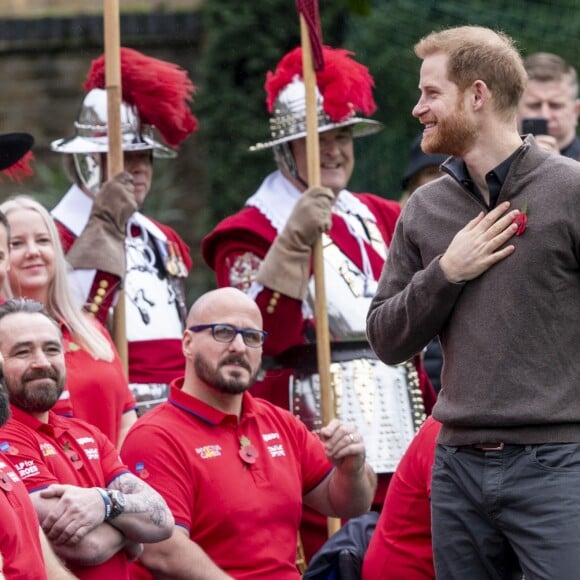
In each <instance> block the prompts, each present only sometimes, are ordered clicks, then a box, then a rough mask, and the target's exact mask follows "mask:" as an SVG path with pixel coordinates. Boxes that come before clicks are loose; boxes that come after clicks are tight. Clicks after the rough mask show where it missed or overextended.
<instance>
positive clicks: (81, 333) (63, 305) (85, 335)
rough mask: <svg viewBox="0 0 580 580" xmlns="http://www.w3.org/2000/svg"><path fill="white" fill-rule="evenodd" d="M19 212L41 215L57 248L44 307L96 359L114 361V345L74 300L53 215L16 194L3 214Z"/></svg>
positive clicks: (66, 264) (2, 208)
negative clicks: (20, 210) (25, 210)
mask: <svg viewBox="0 0 580 580" xmlns="http://www.w3.org/2000/svg"><path fill="white" fill-rule="evenodd" d="M19 209H27V210H32V211H35V212H36V213H38V214H39V215H40V217H41V218H42V221H43V222H44V224H45V225H46V227H47V229H48V233H49V235H50V239H51V241H52V246H53V248H54V264H55V269H54V278H53V279H52V280H51V281H50V283H49V286H48V303H47V304H45V305H44V306H45V308H46V309H47V311H48V312H49V314H50V315H51V316H52V317H53V318H55V319H56V320H58V321H59V322H61V323H62V324H64V325H65V326H66V327H67V328H68V329H69V330H70V333H71V335H72V336H73V338H74V340H75V341H76V342H77V343H78V344H79V346H81V347H82V348H83V349H84V350H86V351H88V352H89V353H90V354H91V356H92V357H93V358H95V359H102V360H106V361H112V360H113V358H114V354H113V349H112V348H111V345H110V344H109V342H108V341H107V339H106V338H105V337H104V336H103V335H102V334H101V332H100V331H99V329H98V328H97V326H96V325H95V324H93V323H92V322H91V320H90V319H89V318H88V316H87V315H86V314H85V313H84V312H83V310H82V309H81V308H80V307H79V306H78V305H77V304H76V303H75V301H74V299H73V297H72V292H71V289H70V285H69V280H68V276H67V274H68V271H69V266H68V263H67V261H66V259H65V257H64V251H63V249H62V244H61V243H60V237H59V235H58V231H57V229H56V226H55V225H54V222H53V221H52V218H51V216H50V214H49V213H48V211H47V210H46V209H45V207H44V206H43V205H42V204H40V203H39V202H37V201H36V200H34V199H33V198H31V197H29V196H27V195H16V196H13V197H10V198H9V199H7V200H6V201H5V202H3V203H2V204H0V211H2V212H3V213H4V214H5V215H6V217H7V218H8V221H10V213H11V212H13V211H16V210H19Z"/></svg>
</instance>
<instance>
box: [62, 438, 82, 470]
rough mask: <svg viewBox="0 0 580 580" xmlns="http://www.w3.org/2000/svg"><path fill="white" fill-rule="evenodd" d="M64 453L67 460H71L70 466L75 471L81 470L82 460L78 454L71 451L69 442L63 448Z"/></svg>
mask: <svg viewBox="0 0 580 580" xmlns="http://www.w3.org/2000/svg"><path fill="white" fill-rule="evenodd" d="M63 449H64V452H65V453H66V454H67V456H68V458H69V459H70V460H71V462H72V464H73V465H74V468H75V469H82V468H83V465H84V464H83V460H82V459H81V458H80V456H79V454H78V453H77V452H76V451H75V450H74V449H71V446H70V441H67V442H66V443H65V444H64V446H63Z"/></svg>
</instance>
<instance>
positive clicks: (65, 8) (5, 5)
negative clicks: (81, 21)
mask: <svg viewBox="0 0 580 580" xmlns="http://www.w3.org/2000/svg"><path fill="white" fill-rule="evenodd" d="M202 1H203V0H120V1H119V4H120V7H121V10H122V11H123V12H126V11H130V10H131V11H132V10H140V11H143V12H151V11H158V10H176V9H181V10H196V9H197V8H198V7H199V5H200V4H201V2H202ZM102 6H103V0H101V1H95V0H2V2H0V18H3V17H19V18H20V17H26V18H30V17H35V18H38V17H46V16H70V15H73V14H77V15H78V14H98V13H99V12H100V11H101V10H102Z"/></svg>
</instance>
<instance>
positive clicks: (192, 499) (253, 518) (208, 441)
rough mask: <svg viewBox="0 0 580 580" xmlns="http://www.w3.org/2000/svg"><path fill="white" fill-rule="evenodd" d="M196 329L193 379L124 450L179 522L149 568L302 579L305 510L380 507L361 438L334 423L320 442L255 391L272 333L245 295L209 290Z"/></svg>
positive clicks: (187, 343)
mask: <svg viewBox="0 0 580 580" xmlns="http://www.w3.org/2000/svg"><path fill="white" fill-rule="evenodd" d="M187 326H188V329H187V330H186V331H185V333H184V336H183V353H184V355H185V359H186V364H185V377H184V378H183V379H180V380H178V381H176V382H174V383H173V384H172V386H171V392H170V396H169V400H168V402H166V403H163V404H162V405H160V406H158V407H157V408H155V409H153V410H152V411H150V412H149V413H147V414H146V415H144V416H143V417H141V418H140V419H139V420H138V421H137V423H136V424H135V425H134V426H133V427H132V428H131V430H130V432H129V434H128V436H127V438H126V440H125V443H124V444H123V448H122V451H121V454H122V457H123V459H124V460H125V461H126V462H127V464H128V465H129V467H130V468H131V469H132V470H134V472H135V473H136V474H137V475H138V476H140V477H141V478H142V479H146V480H147V481H148V482H149V483H150V484H151V485H152V486H153V487H155V489H157V490H158V491H159V492H160V493H161V494H162V495H163V496H164V497H166V498H167V502H168V504H169V506H170V508H171V510H172V512H173V515H174V517H175V521H176V524H177V526H176V527H175V531H174V533H173V536H172V537H171V539H169V540H167V541H165V542H161V543H159V544H158V545H153V544H151V545H149V546H146V547H145V549H144V551H143V554H142V556H141V563H142V565H143V566H145V567H146V568H147V569H148V570H149V571H150V572H152V573H153V574H154V575H155V577H162V578H172V580H179V579H182V578H183V579H188V580H191V579H195V578H232V577H234V578H237V579H243V578H248V579H249V578H276V579H277V580H286V579H288V580H290V579H298V578H300V573H299V572H298V570H297V569H296V546H297V537H298V525H299V522H300V514H301V511H302V504H303V503H304V504H305V505H309V506H310V507H312V508H314V509H316V510H318V511H319V512H321V513H322V514H324V515H327V516H338V517H353V516H356V515H360V514H362V513H364V512H365V511H367V510H368V508H369V506H370V504H371V501H372V498H373V494H374V490H375V486H376V477H375V475H374V473H373V471H372V469H371V468H370V466H369V465H368V464H367V463H365V447H364V444H363V441H362V438H361V436H360V434H359V433H357V431H356V430H355V429H354V428H353V427H352V426H349V425H346V424H343V423H341V422H340V421H337V420H333V421H332V422H331V423H329V424H328V425H327V426H325V427H324V428H323V429H322V430H321V438H322V441H321V440H320V438H319V437H318V436H317V435H315V434H314V433H312V432H310V431H308V429H307V428H306V427H305V425H304V424H303V423H302V422H300V421H299V420H298V419H297V418H295V417H294V416H293V415H292V414H291V413H289V412H288V411H286V410H284V409H280V408H279V407H277V406H275V405H273V404H271V403H269V402H267V401H265V400H262V399H258V398H254V397H253V396H252V395H251V394H250V393H249V392H247V391H248V389H249V388H250V387H251V386H252V384H253V382H254V381H255V380H256V377H257V376H258V374H259V372H260V366H261V358H262V345H263V342H264V339H265V338H266V335H267V333H266V332H264V331H263V330H262V315H261V313H260V309H259V307H258V305H257V304H256V303H255V302H254V301H253V300H252V299H251V298H250V297H249V296H247V295H246V294H245V293H244V292H242V291H241V290H238V289H235V288H230V287H228V288H220V289H218V290H213V291H211V292H208V293H207V294H204V295H203V296H201V298H199V299H198V300H197V302H195V304H194V305H193V307H192V308H191V310H190V312H189V316H188V320H187ZM333 464H334V466H333ZM143 573H145V571H143Z"/></svg>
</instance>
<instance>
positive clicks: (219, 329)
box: [189, 324, 268, 348]
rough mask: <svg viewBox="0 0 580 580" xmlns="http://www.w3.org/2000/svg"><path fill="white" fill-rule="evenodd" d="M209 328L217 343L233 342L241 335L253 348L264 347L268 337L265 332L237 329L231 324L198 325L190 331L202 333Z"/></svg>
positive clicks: (190, 328) (245, 342)
mask: <svg viewBox="0 0 580 580" xmlns="http://www.w3.org/2000/svg"><path fill="white" fill-rule="evenodd" d="M208 328H211V335H212V336H213V339H214V340H217V342H233V341H234V339H235V338H236V335H238V334H241V335H242V340H243V341H244V344H245V345H246V346H249V347H251V348H258V347H259V346H262V345H263V344H264V341H265V340H266V337H267V336H268V333H267V332H266V331H265V330H257V329H254V328H236V327H235V326H232V325H231V324H198V325H197V326H190V327H189V330H191V332H201V331H202V330H206V329H208Z"/></svg>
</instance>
